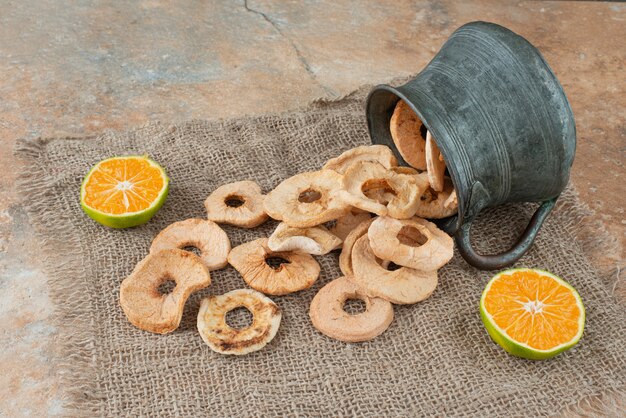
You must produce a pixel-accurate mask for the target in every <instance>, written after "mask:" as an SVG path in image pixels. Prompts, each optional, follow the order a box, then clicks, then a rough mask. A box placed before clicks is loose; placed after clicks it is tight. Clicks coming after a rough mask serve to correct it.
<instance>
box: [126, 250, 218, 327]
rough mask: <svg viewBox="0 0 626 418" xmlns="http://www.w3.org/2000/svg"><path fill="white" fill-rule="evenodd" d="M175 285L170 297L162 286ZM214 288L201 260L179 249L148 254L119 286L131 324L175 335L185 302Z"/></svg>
mask: <svg viewBox="0 0 626 418" xmlns="http://www.w3.org/2000/svg"><path fill="white" fill-rule="evenodd" d="M168 281H174V282H175V283H176V286H175V287H174V290H172V291H171V292H170V293H165V292H162V291H161V290H160V287H161V285H163V284H165V283H166V282H168ZM210 284H211V275H210V273H209V270H208V269H207V267H206V265H205V264H204V263H203V262H202V260H201V259H200V257H198V256H197V255H195V254H193V253H190V252H188V251H183V250H179V249H172V250H163V251H159V252H158V253H153V254H149V255H148V256H147V257H146V258H144V259H143V260H141V261H140V262H139V264H137V266H136V267H135V269H134V270H133V272H132V273H131V274H130V276H128V277H127V278H125V279H124V281H123V282H122V285H121V286H120V305H121V306H122V310H123V311H124V314H126V317H127V318H128V320H129V321H130V323H131V324H133V325H134V326H136V327H137V328H141V329H143V330H146V331H150V332H155V333H157V334H166V333H168V332H172V331H174V330H175V329H176V328H178V325H179V324H180V319H181V318H182V316H183V309H184V307H185V302H186V301H187V298H188V297H189V295H190V294H191V293H192V292H195V291H196V290H200V289H202V288H205V287H207V286H208V285H210Z"/></svg>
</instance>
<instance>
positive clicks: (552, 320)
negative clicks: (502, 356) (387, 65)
mask: <svg viewBox="0 0 626 418" xmlns="http://www.w3.org/2000/svg"><path fill="white" fill-rule="evenodd" d="M480 315H481V318H482V320H483V323H484V324H485V328H487V331H488V332H489V335H490V336H491V338H492V339H493V340H494V341H495V342H496V343H498V344H499V345H500V346H502V348H504V349H505V350H506V351H507V352H509V353H511V354H513V355H516V356H518V357H523V358H527V359H533V360H543V359H547V358H550V357H553V356H555V355H557V354H559V353H561V352H563V351H565V350H567V349H569V348H571V347H572V346H574V345H575V344H576V343H577V342H578V340H580V337H581V336H582V334H583V329H584V326H585V308H584V306H583V303H582V300H581V299H580V296H579V295H578V292H576V289H574V288H573V287H572V286H570V285H569V284H568V283H567V282H566V281H565V280H563V279H561V278H560V277H557V276H555V275H553V274H551V273H548V272H547V271H542V270H536V269H512V270H506V271H503V272H501V273H498V274H497V275H496V276H494V277H493V278H492V279H491V280H490V281H489V283H488V284H487V287H485V290H484V291H483V295H482V298H481V299H480Z"/></svg>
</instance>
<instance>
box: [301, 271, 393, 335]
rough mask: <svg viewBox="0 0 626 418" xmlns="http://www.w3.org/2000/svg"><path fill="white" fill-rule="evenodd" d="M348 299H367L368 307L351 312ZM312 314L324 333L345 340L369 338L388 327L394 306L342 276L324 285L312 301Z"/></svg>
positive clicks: (312, 317) (316, 324)
mask: <svg viewBox="0 0 626 418" xmlns="http://www.w3.org/2000/svg"><path fill="white" fill-rule="evenodd" d="M349 299H360V300H362V301H363V302H365V311H364V312H362V313H358V314H354V315H352V314H349V313H348V312H346V311H345V310H344V304H345V303H346V301H347V300H349ZM309 316H310V317H311V322H313V326H314V327H315V328H317V329H318V330H319V331H320V332H321V333H322V334H325V335H327V336H329V337H331V338H334V339H336V340H340V341H346V342H359V341H369V340H372V339H374V338H376V337H377V336H379V335H380V334H382V333H383V332H385V330H386V329H387V328H388V327H389V324H391V321H393V306H392V305H391V303H389V302H387V301H386V300H383V299H380V298H372V297H369V296H368V295H367V294H366V293H365V292H363V290H362V289H360V288H359V287H358V286H357V285H356V284H354V283H352V282H350V281H349V280H348V279H346V278H345V277H340V278H338V279H335V280H333V281H332V282H330V283H328V284H327V285H326V286H324V287H322V288H321V289H320V291H319V292H317V294H316V295H315V297H314V298H313V300H312V301H311V307H310V309H309Z"/></svg>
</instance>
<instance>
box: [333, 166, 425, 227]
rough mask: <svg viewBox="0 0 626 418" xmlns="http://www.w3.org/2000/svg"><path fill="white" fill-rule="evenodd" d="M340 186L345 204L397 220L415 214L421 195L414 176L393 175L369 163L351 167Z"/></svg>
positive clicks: (420, 189) (381, 167)
mask: <svg viewBox="0 0 626 418" xmlns="http://www.w3.org/2000/svg"><path fill="white" fill-rule="evenodd" d="M342 184H343V189H344V190H343V191H342V194H341V196H342V199H343V200H344V201H345V202H346V203H348V204H350V205H352V206H355V207H357V208H359V209H363V210H366V211H368V212H373V213H375V214H377V215H380V216H385V215H387V214H389V216H392V217H394V218H398V219H405V218H410V217H411V216H413V215H414V214H415V209H416V208H417V205H418V203H419V196H420V194H421V192H422V188H420V187H419V185H418V183H417V181H416V179H415V177H414V176H412V175H407V174H396V173H394V172H392V171H389V170H387V169H386V168H385V167H383V166H382V165H380V164H378V163H376V162H370V161H360V162H357V163H355V164H353V165H351V166H350V168H349V169H348V170H347V171H346V173H345V174H344V177H343V182H342ZM376 192H378V193H376Z"/></svg>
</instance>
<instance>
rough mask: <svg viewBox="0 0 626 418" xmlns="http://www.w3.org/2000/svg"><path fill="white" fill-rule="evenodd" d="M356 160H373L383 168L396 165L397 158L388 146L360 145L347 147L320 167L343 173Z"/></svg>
mask: <svg viewBox="0 0 626 418" xmlns="http://www.w3.org/2000/svg"><path fill="white" fill-rule="evenodd" d="M358 161H375V162H377V163H380V164H381V165H382V166H383V167H385V168H392V167H395V166H397V165H398V160H397V159H396V157H395V155H393V152H391V149H389V147H387V146H385V145H362V146H360V147H356V148H352V149H349V150H347V151H345V152H344V153H342V154H341V155H340V156H338V157H335V158H332V159H330V160H328V162H327V163H326V164H324V167H322V168H323V169H325V170H333V171H336V172H338V173H340V174H343V173H345V172H346V170H347V169H348V168H349V167H350V166H351V165H352V164H354V163H356V162H358Z"/></svg>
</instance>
